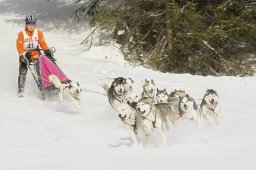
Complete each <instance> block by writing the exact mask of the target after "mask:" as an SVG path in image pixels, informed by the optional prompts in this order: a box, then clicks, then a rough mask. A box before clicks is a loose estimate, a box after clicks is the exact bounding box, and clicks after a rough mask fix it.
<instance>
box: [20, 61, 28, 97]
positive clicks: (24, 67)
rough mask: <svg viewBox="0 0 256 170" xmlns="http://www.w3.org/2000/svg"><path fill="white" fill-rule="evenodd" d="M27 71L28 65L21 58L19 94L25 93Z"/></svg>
mask: <svg viewBox="0 0 256 170" xmlns="http://www.w3.org/2000/svg"><path fill="white" fill-rule="evenodd" d="M27 71H28V68H27V63H26V62H25V61H23V60H22V58H21V57H19V76H18V92H23V91H24V86H25V81H26V75H27Z"/></svg>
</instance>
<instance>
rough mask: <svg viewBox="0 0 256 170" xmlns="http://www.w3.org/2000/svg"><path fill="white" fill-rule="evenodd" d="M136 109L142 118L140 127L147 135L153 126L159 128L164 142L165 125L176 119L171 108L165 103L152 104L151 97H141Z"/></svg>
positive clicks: (167, 125) (169, 124)
mask: <svg viewBox="0 0 256 170" xmlns="http://www.w3.org/2000/svg"><path fill="white" fill-rule="evenodd" d="M136 110H137V112H138V114H139V116H140V117H141V119H142V128H143V130H144V132H145V134H146V136H147V137H149V136H150V135H151V133H152V130H153V128H156V129H158V130H159V132H160V133H161V135H162V140H163V143H164V144H166V137H165V131H166V130H167V129H166V127H169V126H172V123H173V122H174V121H175V120H176V117H175V114H174V113H173V110H172V108H171V107H170V106H169V105H168V104H166V103H159V104H153V103H152V100H151V98H149V97H142V98H141V99H140V100H139V102H138V104H137V106H136Z"/></svg>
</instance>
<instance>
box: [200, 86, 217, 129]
mask: <svg viewBox="0 0 256 170" xmlns="http://www.w3.org/2000/svg"><path fill="white" fill-rule="evenodd" d="M200 107H201V111H202V114H203V116H204V118H205V119H206V120H208V121H209V122H210V123H213V122H215V123H217V124H218V123H219V115H220V107H219V96H218V94H217V92H216V91H215V90H213V89H208V90H207V91H206V93H205V95H204V98H203V100H202V103H201V105H200Z"/></svg>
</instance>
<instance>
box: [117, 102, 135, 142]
mask: <svg viewBox="0 0 256 170" xmlns="http://www.w3.org/2000/svg"><path fill="white" fill-rule="evenodd" d="M117 113H118V116H119V118H120V119H121V121H122V122H123V123H124V125H125V127H126V129H127V130H128V133H129V135H130V137H131V139H132V141H133V143H134V144H136V145H138V139H137V131H136V130H137V126H138V114H137V112H136V110H135V109H133V108H132V107H131V106H129V105H128V104H126V103H121V104H120V105H118V107H117Z"/></svg>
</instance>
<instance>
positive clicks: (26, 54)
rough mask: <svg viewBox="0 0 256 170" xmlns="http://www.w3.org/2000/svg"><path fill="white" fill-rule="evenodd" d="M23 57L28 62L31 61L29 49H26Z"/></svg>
mask: <svg viewBox="0 0 256 170" xmlns="http://www.w3.org/2000/svg"><path fill="white" fill-rule="evenodd" d="M23 57H25V58H26V59H27V61H28V62H32V53H31V52H30V51H27V52H26V53H24V54H23Z"/></svg>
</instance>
